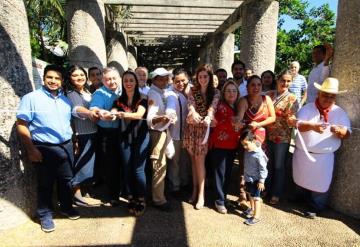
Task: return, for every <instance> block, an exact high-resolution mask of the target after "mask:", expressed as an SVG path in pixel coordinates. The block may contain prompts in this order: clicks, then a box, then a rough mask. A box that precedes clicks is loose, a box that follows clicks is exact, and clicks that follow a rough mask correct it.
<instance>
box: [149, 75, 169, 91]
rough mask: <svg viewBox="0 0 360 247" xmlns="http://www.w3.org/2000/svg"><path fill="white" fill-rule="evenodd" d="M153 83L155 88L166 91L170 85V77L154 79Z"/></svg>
mask: <svg viewBox="0 0 360 247" xmlns="http://www.w3.org/2000/svg"><path fill="white" fill-rule="evenodd" d="M153 83H154V85H155V86H157V87H158V88H160V89H165V88H166V87H167V85H168V83H169V76H167V75H166V76H159V75H158V76H156V77H155V78H154V79H153Z"/></svg>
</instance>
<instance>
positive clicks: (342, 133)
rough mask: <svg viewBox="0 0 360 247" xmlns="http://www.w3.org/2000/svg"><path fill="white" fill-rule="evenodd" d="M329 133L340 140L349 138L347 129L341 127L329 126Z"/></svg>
mask: <svg viewBox="0 0 360 247" xmlns="http://www.w3.org/2000/svg"><path fill="white" fill-rule="evenodd" d="M330 131H331V132H332V133H333V134H334V135H335V136H336V137H337V138H340V139H346V138H349V137H350V131H349V130H348V128H347V127H345V126H341V125H331V127H330Z"/></svg>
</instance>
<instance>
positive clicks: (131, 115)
mask: <svg viewBox="0 0 360 247" xmlns="http://www.w3.org/2000/svg"><path fill="white" fill-rule="evenodd" d="M145 112H146V108H145V107H144V106H142V105H139V107H138V109H137V111H136V112H123V111H120V112H118V113H117V115H116V116H117V117H118V118H119V119H121V118H123V119H128V120H140V119H142V118H143V116H144V114H145Z"/></svg>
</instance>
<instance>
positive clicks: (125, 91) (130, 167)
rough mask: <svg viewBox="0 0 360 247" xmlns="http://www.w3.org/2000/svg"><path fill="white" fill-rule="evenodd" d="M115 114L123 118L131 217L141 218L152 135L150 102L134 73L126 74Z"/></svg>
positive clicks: (123, 156) (122, 142) (123, 151)
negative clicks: (148, 119) (140, 88)
mask: <svg viewBox="0 0 360 247" xmlns="http://www.w3.org/2000/svg"><path fill="white" fill-rule="evenodd" d="M111 112H112V113H113V114H114V116H116V117H117V118H118V119H120V123H119V130H120V150H121V159H122V161H121V164H122V166H123V171H124V176H123V177H124V179H125V189H126V192H127V194H128V201H129V203H128V209H129V212H130V213H131V214H135V215H136V216H140V215H142V214H143V213H144V212H145V209H146V201H145V196H146V177H145V163H146V160H147V157H148V154H149V133H148V126H147V123H146V121H144V119H146V114H147V99H146V96H144V95H142V94H140V91H139V82H138V79H137V77H136V74H135V73H134V72H132V71H125V72H124V74H123V76H122V94H121V96H120V97H119V98H118V99H117V100H116V101H115V102H114V105H113V108H112V110H111Z"/></svg>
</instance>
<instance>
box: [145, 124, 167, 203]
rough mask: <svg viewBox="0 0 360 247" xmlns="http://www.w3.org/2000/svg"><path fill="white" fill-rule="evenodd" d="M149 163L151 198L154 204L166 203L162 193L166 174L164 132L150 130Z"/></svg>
mask: <svg viewBox="0 0 360 247" xmlns="http://www.w3.org/2000/svg"><path fill="white" fill-rule="evenodd" d="M149 133H150V141H151V149H150V150H151V153H150V159H151V165H152V199H153V202H154V204H155V205H161V204H164V203H166V198H165V195H164V189H165V176H166V156H165V148H166V145H165V144H166V136H167V135H166V132H165V131H162V132H160V131H154V130H150V131H149Z"/></svg>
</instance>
